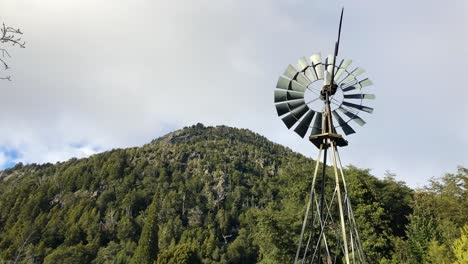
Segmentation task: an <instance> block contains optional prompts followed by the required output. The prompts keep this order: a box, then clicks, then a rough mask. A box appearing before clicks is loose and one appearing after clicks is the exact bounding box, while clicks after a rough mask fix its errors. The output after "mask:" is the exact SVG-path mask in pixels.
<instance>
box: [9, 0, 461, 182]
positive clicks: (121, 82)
mask: <svg viewBox="0 0 468 264" xmlns="http://www.w3.org/2000/svg"><path fill="white" fill-rule="evenodd" d="M343 3H345V2H344V1H338V2H336V3H325V2H323V3H322V2H314V1H299V0H297V1H296V0H289V1H268V0H260V1H246V0H240V1H234V0H219V1H208V0H202V1H188V0H176V1H147V0H136V1H121V0H114V1H110V0H101V1H91V0H82V1H71V0H60V1H59V0H42V1H34V0H25V1H15V0H5V1H2V2H1V3H0V8H1V10H2V15H4V16H3V17H2V19H3V20H4V21H5V22H6V23H8V24H10V25H14V26H18V27H20V28H22V30H23V31H24V32H25V36H24V37H25V39H26V40H27V48H26V49H22V50H13V49H12V50H11V53H12V55H13V58H12V60H11V63H10V64H11V65H12V67H13V69H12V70H11V75H12V76H13V78H14V81H13V82H1V83H0V85H1V86H0V87H1V88H0V89H1V91H2V96H1V97H0V105H1V106H2V111H1V112H0V119H1V120H2V122H0V146H3V147H4V148H9V149H15V150H17V151H18V153H19V157H20V158H19V159H18V160H22V161H24V162H45V161H51V162H53V161H57V160H63V159H67V158H69V157H72V156H85V155H89V154H91V153H93V151H101V150H106V149H110V148H115V147H128V146H135V145H141V144H144V143H147V142H149V141H150V140H151V139H153V138H156V137H158V136H160V135H162V134H164V133H166V132H169V131H171V130H173V129H176V128H181V127H182V126H184V125H191V124H195V123H197V122H203V123H205V124H208V125H210V124H211V125H218V124H226V125H231V126H236V127H244V128H249V129H252V130H254V131H255V132H258V133H261V134H264V135H266V136H267V137H268V138H270V139H272V140H273V141H275V142H278V143H281V144H284V145H287V146H289V147H291V148H292V149H294V150H296V151H300V152H302V153H304V154H306V155H308V156H315V153H316V150H315V149H314V147H313V146H312V145H311V144H309V143H308V142H307V141H306V140H303V139H300V138H299V137H297V136H296V135H295V134H294V133H293V132H291V131H288V130H287V129H286V128H285V127H284V125H283V124H282V122H281V121H280V120H279V119H278V118H277V116H276V112H275V109H274V106H273V103H272V97H273V95H272V94H273V89H274V86H275V84H276V79H277V76H278V75H279V74H281V73H282V71H283V70H284V68H285V67H286V66H287V65H288V64H290V63H295V61H296V59H297V58H299V57H301V56H304V55H305V56H309V55H311V54H312V53H315V52H318V51H321V52H322V54H324V55H325V54H328V53H331V52H332V47H333V42H334V40H335V37H336V27H337V19H338V14H339V10H340V7H341V5H342V4H343ZM466 8H467V4H466V1H460V0H458V1H452V2H450V3H442V2H437V1H429V2H428V1H414V2H411V3H407V2H405V1H391V2H385V3H383V2H369V1H356V2H355V3H353V5H349V4H347V3H346V10H345V24H344V27H343V35H342V47H341V48H340V55H342V56H346V57H347V56H348V55H349V57H351V58H352V59H353V60H354V62H353V64H354V65H356V66H362V67H364V68H366V69H368V75H369V76H370V78H371V79H372V80H373V81H374V83H375V86H374V87H373V91H374V92H375V93H376V94H377V100H376V101H375V103H374V105H373V106H374V107H375V109H376V111H375V114H374V115H370V116H366V121H368V125H366V126H365V127H363V128H359V130H358V133H357V134H356V135H353V136H351V137H349V141H350V146H349V147H347V148H346V149H343V150H342V158H343V162H344V163H346V164H348V163H352V164H356V165H358V166H361V167H367V168H371V169H373V171H374V173H375V174H376V175H379V176H381V175H383V173H384V171H385V170H387V169H389V170H391V171H393V172H396V173H397V174H398V175H399V176H398V177H401V179H403V180H406V181H408V182H410V183H411V184H412V185H415V184H418V183H419V182H424V181H425V180H427V179H428V178H429V177H431V176H440V175H442V173H443V172H446V171H449V170H452V169H454V168H455V167H456V166H457V165H463V163H464V162H466V160H468V156H467V153H466V151H464V149H466V148H467V147H468V137H467V136H466V135H468V125H467V124H466V122H463V121H462V120H464V116H463V113H466V112H468V108H467V107H468V106H467V104H466V103H465V99H464V98H466V97H467V96H468V90H467V89H465V88H464V87H463V84H462V83H463V81H460V79H461V80H463V75H464V68H465V63H464V62H465V61H466V60H467V59H468V51H467V50H466V49H465V48H464V47H466V46H467V45H468V39H467V37H466V36H468V34H467V33H468V32H467V29H466V27H465V26H464V25H466V24H467V22H468V21H467V20H468V19H467V18H466V17H465V15H464V13H463V11H464V10H466ZM77 142H79V144H81V145H80V146H77V145H76V144H77ZM452 144H453V148H452V147H451V148H450V153H451V155H448V151H447V149H448V147H447V146H448V145H451V146H452ZM83 148H84V149H83Z"/></svg>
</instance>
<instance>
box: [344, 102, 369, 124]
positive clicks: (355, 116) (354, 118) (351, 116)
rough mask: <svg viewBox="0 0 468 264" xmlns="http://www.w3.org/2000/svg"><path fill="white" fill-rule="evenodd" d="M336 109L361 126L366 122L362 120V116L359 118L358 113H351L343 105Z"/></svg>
mask: <svg viewBox="0 0 468 264" xmlns="http://www.w3.org/2000/svg"><path fill="white" fill-rule="evenodd" d="M338 110H340V111H341V112H342V113H343V114H345V115H346V116H348V117H349V118H351V119H352V120H353V121H354V122H356V123H357V124H358V125H360V126H363V125H365V124H366V121H364V120H363V119H362V118H360V117H359V116H358V115H356V114H354V113H351V112H350V111H348V110H346V109H344V108H343V107H341V106H340V107H339V108H338Z"/></svg>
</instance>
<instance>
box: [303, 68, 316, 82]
mask: <svg viewBox="0 0 468 264" xmlns="http://www.w3.org/2000/svg"><path fill="white" fill-rule="evenodd" d="M304 73H305V76H307V78H309V80H311V81H312V82H313V81H315V80H317V75H315V71H314V70H313V68H311V67H309V68H307V69H306V70H305V72H304Z"/></svg>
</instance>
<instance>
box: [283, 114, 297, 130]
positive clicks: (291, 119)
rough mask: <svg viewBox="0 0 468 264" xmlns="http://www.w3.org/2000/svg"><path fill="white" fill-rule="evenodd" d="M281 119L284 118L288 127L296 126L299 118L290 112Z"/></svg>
mask: <svg viewBox="0 0 468 264" xmlns="http://www.w3.org/2000/svg"><path fill="white" fill-rule="evenodd" d="M281 120H283V123H284V124H285V125H286V127H287V128H288V129H289V128H291V127H292V126H294V124H295V123H296V122H297V119H296V118H295V117H294V116H293V115H292V114H289V115H287V116H285V117H283V118H281Z"/></svg>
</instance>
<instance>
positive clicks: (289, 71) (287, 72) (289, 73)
mask: <svg viewBox="0 0 468 264" xmlns="http://www.w3.org/2000/svg"><path fill="white" fill-rule="evenodd" d="M298 72H299V71H298V70H296V68H294V66H292V65H291V64H289V65H288V67H287V68H286V70H285V71H284V73H283V75H284V76H286V77H288V78H289V79H291V80H292V79H294V78H295V77H296V74H297V73H298Z"/></svg>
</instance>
